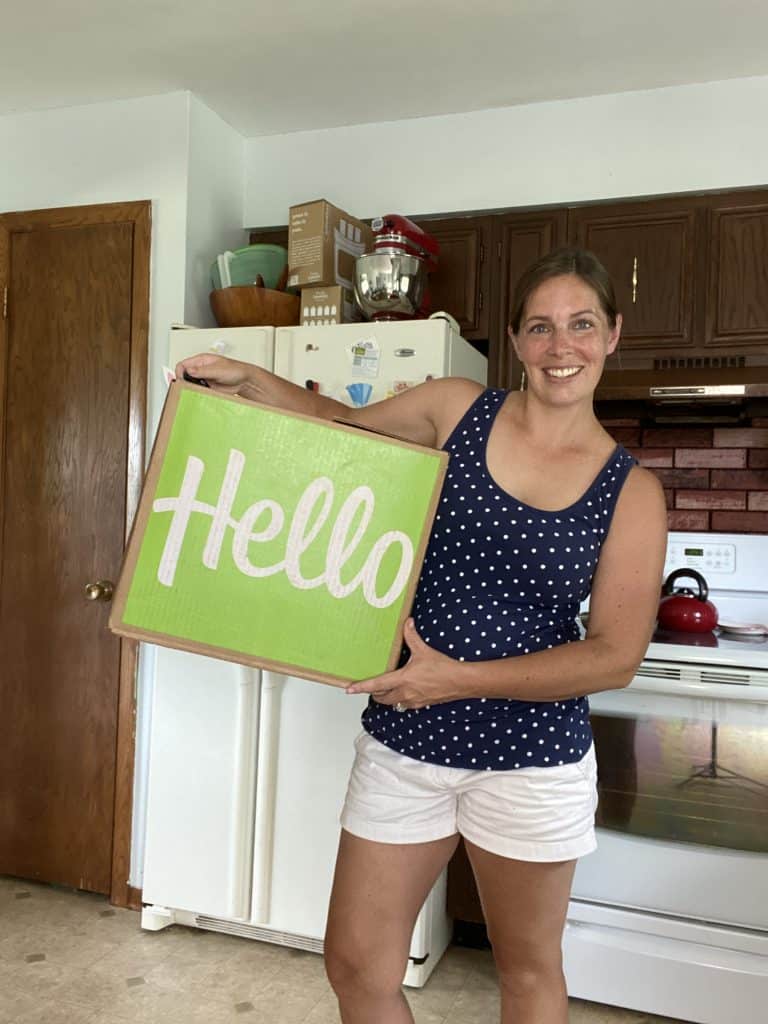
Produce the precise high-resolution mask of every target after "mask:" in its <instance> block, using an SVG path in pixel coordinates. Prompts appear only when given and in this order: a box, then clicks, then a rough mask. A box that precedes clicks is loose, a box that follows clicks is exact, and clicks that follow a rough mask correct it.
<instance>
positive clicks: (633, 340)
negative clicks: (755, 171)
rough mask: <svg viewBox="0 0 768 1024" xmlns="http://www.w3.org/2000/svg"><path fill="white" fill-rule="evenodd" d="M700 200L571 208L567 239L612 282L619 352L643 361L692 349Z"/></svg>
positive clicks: (700, 213) (698, 260) (655, 201)
mask: <svg viewBox="0 0 768 1024" xmlns="http://www.w3.org/2000/svg"><path fill="white" fill-rule="evenodd" d="M702 219H703V212H702V211H701V200H698V199H696V198H693V197H691V198H688V197H682V198H680V199H674V200H650V201H648V202H643V203H616V204H611V205H604V204H602V203H601V204H600V205H599V206H590V207H582V208H579V209H572V210H570V211H569V216H568V233H569V236H570V238H571V240H572V241H573V243H574V244H575V245H579V246H582V247H584V248H586V249H591V250H592V252H594V253H595V255H596V256H597V257H598V258H599V259H600V261H601V262H602V263H603V265H604V266H605V268H606V270H607V271H608V273H609V274H610V275H611V277H612V279H613V284H614V288H615V290H616V301H617V303H618V307H619V311H620V312H621V313H622V315H623V317H624V323H623V327H622V331H621V339H622V340H621V349H622V351H623V352H627V351H632V350H640V351H642V352H645V353H646V355H647V356H648V357H650V356H651V354H653V355H659V356H664V355H668V354H669V353H670V351H675V352H676V351H678V350H679V349H687V348H690V347H691V346H692V345H693V344H694V340H695V339H694V324H693V311H694V301H695V295H694V291H695V288H694V277H695V273H696V267H697V265H699V264H700V259H697V255H698V253H697V246H699V244H700V243H699V233H700V232H699V225H700V221H701V220H702Z"/></svg>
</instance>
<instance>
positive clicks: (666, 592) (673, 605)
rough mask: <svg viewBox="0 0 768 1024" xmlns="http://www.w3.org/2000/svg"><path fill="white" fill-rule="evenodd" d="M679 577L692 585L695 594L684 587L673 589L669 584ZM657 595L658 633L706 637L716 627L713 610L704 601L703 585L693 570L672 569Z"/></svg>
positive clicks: (712, 606) (703, 581) (710, 604)
mask: <svg viewBox="0 0 768 1024" xmlns="http://www.w3.org/2000/svg"><path fill="white" fill-rule="evenodd" d="M683 576H687V577H690V579H692V580H695V581H696V584H697V586H698V593H697V594H695V593H694V592H693V591H692V590H690V589H689V588H688V587H681V588H680V589H679V590H675V589H673V587H672V584H673V583H674V582H675V580H679V579H680V578H681V577H683ZM661 593H662V598H661V602H660V604H659V614H658V622H659V628H660V629H670V630H676V631H679V632H682V633H710V632H711V631H712V630H713V629H714V628H715V626H716V625H717V608H715V606H714V605H713V604H712V602H711V601H708V600H707V595H708V594H709V587H708V586H707V581H706V580H705V579H704V577H703V576H702V575H701V573H700V572H696V570H695V569H675V571H674V572H671V573H670V574H669V576H667V578H666V579H665V580H664V584H663V586H662V588H661Z"/></svg>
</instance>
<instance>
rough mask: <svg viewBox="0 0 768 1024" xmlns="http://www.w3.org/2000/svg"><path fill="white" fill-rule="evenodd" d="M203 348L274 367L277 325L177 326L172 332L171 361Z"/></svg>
mask: <svg viewBox="0 0 768 1024" xmlns="http://www.w3.org/2000/svg"><path fill="white" fill-rule="evenodd" d="M202 352H215V353H216V354H217V355H220V356H227V358H229V359H240V360H241V361H242V362H244V363H255V364H256V365H257V366H263V367H264V368H265V369H267V370H271V369H272V364H273V361H274V353H275V328H274V327H226V328H222V327H216V328H205V329H198V328H177V329H174V330H172V331H171V332H170V338H169V341H168V365H169V367H170V368H171V369H174V367H175V366H176V364H177V363H178V362H179V360H180V359H186V358H188V357H189V356H196V355H199V354H200V353H202Z"/></svg>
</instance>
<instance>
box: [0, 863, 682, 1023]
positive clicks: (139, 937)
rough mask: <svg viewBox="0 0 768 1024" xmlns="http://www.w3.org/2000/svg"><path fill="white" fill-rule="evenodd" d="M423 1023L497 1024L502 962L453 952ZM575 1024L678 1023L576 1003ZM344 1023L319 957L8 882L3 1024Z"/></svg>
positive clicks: (2, 915)
mask: <svg viewBox="0 0 768 1024" xmlns="http://www.w3.org/2000/svg"><path fill="white" fill-rule="evenodd" d="M407 994H408V999H409V1001H410V1003H411V1006H412V1009H413V1013H414V1016H415V1020H416V1024H496V1022H497V1021H498V1007H499V997H498V991H497V986H496V982H495V979H494V971H493V963H492V960H491V954H490V953H489V952H487V951H484V950H475V949H467V948H461V947H458V946H451V947H450V948H449V949H448V950H447V951H446V953H445V955H444V957H443V959H442V960H441V962H440V963H439V965H438V966H437V968H436V969H435V971H434V973H433V974H432V976H431V978H430V979H429V981H428V982H427V984H426V985H425V987H424V988H423V989H418V990H416V989H408V990H407ZM570 1021H571V1024H640V1022H644V1024H649V1022H654V1024H662V1022H663V1021H666V1022H667V1024H675V1022H671V1021H669V1019H668V1018H661V1017H654V1016H649V1015H646V1014H642V1013H635V1012H633V1011H629V1010H623V1009H617V1008H615V1007H607V1006H600V1005H598V1004H596V1003H587V1002H583V1001H581V1000H575V999H574V1000H571V1007H570ZM129 1022H141V1024H231V1022H237V1024H339V1016H338V1011H337V1009H336V1002H335V999H334V996H333V993H332V991H331V989H330V987H329V985H328V982H327V981H326V978H325V974H324V971H323V964H322V959H321V957H320V956H318V955H317V954H315V953H306V952H303V951H299V950H293V949H286V948H284V947H281V946H273V945H270V944H267V943H263V942H254V941H252V940H249V939H242V938H235V937H230V936H225V935H218V934H214V933H211V932H204V931H200V930H198V929H192V928H183V927H180V926H174V927H171V928H168V929H166V930H164V931H161V932H146V931H142V930H141V928H140V925H139V915H138V914H137V913H136V912H134V911H131V910H118V909H116V908H114V907H111V906H110V905H109V903H108V902H107V901H106V900H105V899H104V898H103V897H100V896H94V895H90V894H87V893H81V892H71V891H68V890H62V889H57V888H53V887H50V886H45V885H38V884H35V883H30V882H23V881H19V880H17V879H12V878H2V877H0V1024H129Z"/></svg>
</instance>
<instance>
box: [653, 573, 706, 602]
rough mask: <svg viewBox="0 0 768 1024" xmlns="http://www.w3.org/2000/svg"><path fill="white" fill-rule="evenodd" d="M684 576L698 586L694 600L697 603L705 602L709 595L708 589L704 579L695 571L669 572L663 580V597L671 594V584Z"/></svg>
mask: <svg viewBox="0 0 768 1024" xmlns="http://www.w3.org/2000/svg"><path fill="white" fill-rule="evenodd" d="M685 576H687V577H689V578H690V579H692V580H695V581H696V583H697V585H698V588H699V593H698V594H697V595H696V599H697V600H698V601H706V600H707V597H708V595H709V587H708V586H707V581H706V580H705V579H704V577H703V576H702V575H701V573H700V572H696V570H695V569H675V571H674V572H671V573H670V574H669V576H667V578H666V579H665V580H664V584H663V586H662V588H661V592H662V594H664V595H665V596H667V595H670V594H673V593H674V591H673V589H672V584H673V583H674V582H675V580H679V579H681V578H682V577H685Z"/></svg>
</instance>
